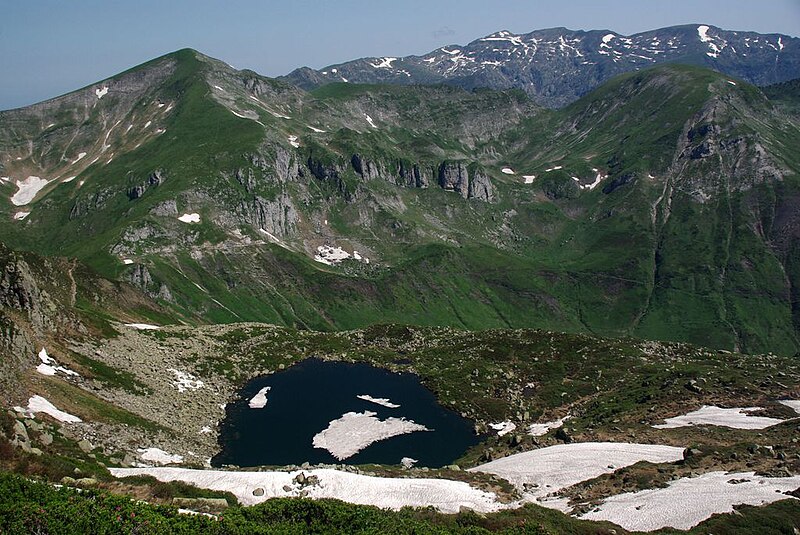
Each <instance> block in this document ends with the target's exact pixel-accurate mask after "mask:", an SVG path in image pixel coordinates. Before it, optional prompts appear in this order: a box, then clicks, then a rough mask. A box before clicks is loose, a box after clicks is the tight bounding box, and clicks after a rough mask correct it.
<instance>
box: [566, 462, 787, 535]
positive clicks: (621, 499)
mask: <svg viewBox="0 0 800 535" xmlns="http://www.w3.org/2000/svg"><path fill="white" fill-rule="evenodd" d="M798 486H800V476H793V477H775V478H773V477H762V476H756V475H755V473H754V472H741V473H728V472H709V473H706V474H703V475H701V476H698V477H690V478H681V479H678V480H675V481H672V482H670V483H669V485H668V486H667V487H666V488H663V489H647V490H642V491H639V492H628V493H624V494H618V495H616V496H612V497H610V498H607V499H606V500H605V501H604V502H603V503H601V504H600V505H599V506H598V507H597V508H596V509H594V510H592V511H590V512H589V513H586V514H584V515H583V516H582V517H581V518H583V519H588V520H608V521H610V522H613V523H615V524H619V525H620V526H622V527H623V528H625V529H626V530H630V531H654V530H656V529H659V528H663V527H672V528H676V529H681V530H685V529H689V528H691V527H693V526H695V525H697V524H699V523H700V522H702V521H704V520H706V519H707V518H710V517H711V515H713V514H715V513H732V512H733V511H734V509H733V507H734V506H735V505H741V504H747V505H765V504H768V503H772V502H775V501H778V500H785V499H787V498H792V496H790V495H788V494H786V493H788V492H791V491H792V490H794V489H796V488H797V487H798Z"/></svg>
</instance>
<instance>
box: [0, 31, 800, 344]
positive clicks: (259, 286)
mask: <svg viewBox="0 0 800 535" xmlns="http://www.w3.org/2000/svg"><path fill="white" fill-rule="evenodd" d="M684 30H685V31H688V30H686V29H684ZM692 31H694V32H695V33H697V32H698V31H700V30H698V29H697V28H694V29H692ZM709 31H711V30H709ZM701 33H702V32H701ZM708 35H711V34H708ZM742 35H743V36H744V37H743V38H747V39H749V40H750V41H751V42H753V43H762V44H763V43H766V42H767V40H768V37H767V36H762V37H760V38H758V40H757V41H755V39H756V38H755V37H752V36H751V37H746V35H750V34H746V35H745V34H742ZM770 39H771V38H770ZM481 42H482V41H481ZM490 42H491V43H494V41H490ZM699 42H700V43H703V45H702V46H704V47H706V48H708V46H709V45H708V44H707V43H705V42H704V41H699ZM793 43H794V41H792V40H790V39H788V38H787V39H786V40H785V41H784V39H783V38H782V37H781V44H782V45H783V46H784V47H785V51H781V50H778V51H777V53H780V54H785V55H786V56H787V57H788V56H789V55H790V53H791V52H792V50H793V47H794V46H795V45H794V44H793ZM482 46H483V45H482ZM764 46H767V45H766V44H764ZM719 47H720V48H721V45H719ZM731 48H732V45H731ZM767 48H769V47H768V46H767ZM779 48H780V47H779ZM727 49H728V47H725V48H724V49H722V50H723V51H724V50H727ZM754 55H755V54H754ZM706 57H709V56H707V55H706ZM720 57H723V56H722V53H720ZM774 58H775V56H774V55H773V59H772V63H773V64H772V65H770V69H772V67H774V63H775V59H774ZM753 69H755V67H753ZM754 72H755V70H754ZM773 72H774V69H773ZM771 76H773V75H770V74H768V73H765V74H762V75H756V74H753V75H752V77H759V79H772V78H770V77H771ZM772 87H779V86H772ZM792 87H793V86H791V84H789V85H788V86H787V88H788V89H785V90H777V91H775V90H772V89H769V88H767V89H765V90H764V91H762V90H760V89H758V88H756V87H754V86H752V85H750V84H749V83H747V82H746V81H745V80H742V79H741V78H737V77H734V76H730V75H724V74H721V73H718V72H714V71H712V70H708V69H705V68H701V67H696V66H691V65H679V64H674V63H668V64H663V65H657V66H655V67H651V68H647V69H643V70H641V71H633V72H629V73H627V74H623V75H620V76H618V77H616V78H614V79H613V80H611V81H609V82H606V83H605V84H603V85H601V86H600V87H598V88H596V89H594V90H593V91H591V92H590V93H588V94H587V95H585V96H583V97H581V98H580V99H578V100H577V101H575V102H573V103H572V104H570V105H569V106H566V107H563V108H561V109H558V110H551V109H547V108H543V107H541V106H539V105H538V104H536V103H535V102H533V101H532V100H531V99H530V98H529V97H528V96H527V95H526V94H525V93H524V92H522V91H520V90H518V89H509V90H503V91H497V90H491V89H482V90H473V91H467V90H465V89H463V88H459V87H451V86H447V85H444V86H416V85H373V84H355V83H345V82H340V83H332V84H327V85H324V86H321V87H319V88H317V89H315V90H313V91H310V92H308V91H306V90H304V89H301V88H298V87H296V86H294V85H291V84H289V83H287V82H285V81H281V80H275V79H269V78H265V77H262V76H260V75H258V74H256V73H254V72H252V71H237V70H235V69H233V68H231V67H230V66H228V65H227V64H225V63H223V62H221V61H218V60H215V59H212V58H209V57H207V56H204V55H202V54H200V53H198V52H196V51H193V50H188V49H187V50H182V51H179V52H176V53H172V54H168V55H166V56H163V57H161V58H158V59H155V60H153V61H151V62H148V63H146V64H143V65H141V66H138V67H135V68H133V69H131V70H129V71H126V72H124V73H122V74H120V75H117V76H114V77H112V78H109V79H107V80H104V81H102V82H99V83H97V84H93V85H91V86H89V87H86V88H84V89H81V90H78V91H76V92H73V93H70V94H68V95H65V96H63V97H58V98H56V99H53V100H50V101H46V102H43V103H40V104H36V105H34V106H30V107H28V108H22V109H18V110H10V111H6V112H2V113H0V126H1V128H0V175H1V176H2V178H0V181H1V184H0V190H2V192H3V194H4V196H5V198H6V199H7V201H6V202H5V203H4V206H3V207H2V208H1V209H0V210H2V213H3V214H4V215H5V217H6V218H7V219H8V224H7V225H4V226H3V227H2V230H0V238H1V239H2V240H3V241H4V242H6V243H7V244H8V245H9V246H10V247H12V248H15V249H25V250H31V251H35V252H38V253H40V254H46V255H61V256H69V257H75V258H78V259H79V260H80V261H82V262H84V263H86V264H88V265H89V266H90V267H91V268H92V269H94V270H96V271H97V272H98V273H99V274H101V275H102V276H105V277H108V278H109V279H113V280H124V281H127V282H129V283H131V284H133V285H135V286H137V287H138V288H140V289H141V290H142V291H143V292H144V293H145V294H147V295H148V296H150V297H151V298H153V299H156V300H158V301H159V302H160V303H161V304H162V305H163V306H164V307H166V308H167V309H169V310H171V313H172V314H173V315H174V318H175V321H184V322H191V323H196V322H201V323H202V322H229V321H243V320H247V321H267V322H273V323H277V324H281V325H289V326H296V327H304V328H314V329H323V330H327V329H343V328H357V327H361V326H365V325H369V324H372V323H374V322H399V323H410V324H427V325H452V326H459V327H465V328H486V327H542V328H548V329H555V330H564V331H577V332H591V333H595V334H600V335H608V336H619V335H635V336H640V337H644V338H656V339H674V340H683V341H691V342H695V343H699V344H702V345H708V346H712V347H720V348H728V349H737V350H743V351H767V350H772V351H777V352H780V353H793V352H794V351H796V350H797V347H798V326H800V310H799V309H798V308H797V306H796V303H797V298H796V295H797V292H798V286H799V285H800V280H799V279H798V278H799V277H800V271H799V269H800V268H799V267H798V260H800V257H799V256H798V254H800V252H799V250H798V242H797V233H798V230H797V228H798V227H797V224H796V222H795V220H796V217H795V213H796V202H797V201H796V199H797V198H798V196H797V169H798V165H800V163H799V162H798V156H797V155H798V154H800V151H798V150H797V148H798V144H799V143H800V132H799V131H798V119H797V115H796V113H793V110H794V109H795V108H794V107H793V104H792V102H793V101H792V95H793V94H796V90H795V91H794V93H793V91H792Z"/></svg>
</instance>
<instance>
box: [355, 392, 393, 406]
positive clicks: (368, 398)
mask: <svg viewBox="0 0 800 535" xmlns="http://www.w3.org/2000/svg"><path fill="white" fill-rule="evenodd" d="M356 397H357V398H358V399H363V400H364V401H369V402H372V403H375V404H377V405H383V406H384V407H388V408H390V409H397V408H399V407H400V405H398V404H397V403H392V402H391V400H390V399H389V398H374V397H372V396H370V395H369V394H360V395H358V396H356Z"/></svg>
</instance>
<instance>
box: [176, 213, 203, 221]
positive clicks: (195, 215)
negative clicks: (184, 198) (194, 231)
mask: <svg viewBox="0 0 800 535" xmlns="http://www.w3.org/2000/svg"><path fill="white" fill-rule="evenodd" d="M178 221H181V222H183V223H199V222H200V214H198V213H192V214H183V215H182V216H180V217H179V218H178Z"/></svg>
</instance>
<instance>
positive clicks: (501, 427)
mask: <svg viewBox="0 0 800 535" xmlns="http://www.w3.org/2000/svg"><path fill="white" fill-rule="evenodd" d="M489 427H491V428H492V429H494V430H495V431H497V436H499V437H502V436H504V435H507V434H509V433H510V432H511V431H513V430H514V429H516V428H517V424H515V423H514V422H511V421H505V422H498V423H496V424H489Z"/></svg>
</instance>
